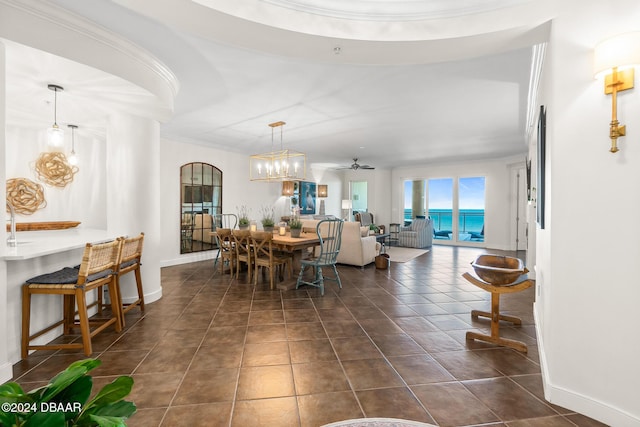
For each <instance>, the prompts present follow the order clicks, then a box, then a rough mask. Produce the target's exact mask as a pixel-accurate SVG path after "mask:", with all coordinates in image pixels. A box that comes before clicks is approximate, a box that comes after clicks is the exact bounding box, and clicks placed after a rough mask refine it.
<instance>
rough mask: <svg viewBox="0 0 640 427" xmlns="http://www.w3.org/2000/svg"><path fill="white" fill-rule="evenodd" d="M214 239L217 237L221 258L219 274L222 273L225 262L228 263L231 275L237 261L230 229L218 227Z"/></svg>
mask: <svg viewBox="0 0 640 427" xmlns="http://www.w3.org/2000/svg"><path fill="white" fill-rule="evenodd" d="M216 239H218V248H219V250H220V252H219V254H220V258H221V259H222V263H221V264H220V274H223V273H224V264H225V262H227V263H228V264H229V272H230V273H231V277H233V271H234V268H235V265H236V263H237V257H236V255H237V254H236V248H235V244H234V240H233V236H232V235H231V229H229V228H218V229H217V230H216ZM214 266H215V265H214Z"/></svg>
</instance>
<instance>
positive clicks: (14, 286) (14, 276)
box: [0, 228, 118, 383]
mask: <svg viewBox="0 0 640 427" xmlns="http://www.w3.org/2000/svg"><path fill="white" fill-rule="evenodd" d="M8 234H9V233H7V234H6V236H8ZM16 237H17V239H18V245H17V246H15V247H8V246H7V245H6V243H5V242H2V244H1V245H0V260H1V261H0V275H1V276H2V277H0V283H2V282H4V284H6V286H2V284H0V323H1V324H3V325H4V327H3V328H2V329H3V330H2V331H0V342H2V344H3V346H5V345H6V347H5V348H4V349H0V383H3V382H5V381H7V380H8V379H10V378H11V375H12V372H11V366H12V365H13V364H15V363H17V362H19V361H20V338H21V337H20V335H21V322H22V320H21V319H22V294H21V288H22V285H23V284H24V283H25V281H26V280H27V279H29V278H31V277H34V276H37V275H39V274H44V273H50V272H53V271H56V270H58V269H61V268H63V267H69V266H74V265H78V264H80V261H81V259H82V253H83V250H84V246H85V245H86V244H87V243H97V242H101V241H105V240H112V239H114V238H116V237H118V236H117V235H114V234H112V233H111V234H110V233H108V232H107V231H106V230H96V229H85V228H73V229H66V230H47V231H22V232H18V233H16ZM2 279H6V280H2ZM38 297H39V298H34V299H33V301H32V307H31V313H32V319H31V325H32V330H39V329H41V328H43V327H44V326H46V325H50V324H52V323H55V321H56V320H59V319H61V316H62V298H57V297H52V296H48V295H46V296H45V295H38ZM61 334H62V327H59V328H56V329H54V330H52V331H50V332H48V333H46V334H44V335H43V336H42V337H40V338H39V339H38V342H42V343H45V342H48V341H51V340H52V339H54V338H56V337H57V336H59V335H61Z"/></svg>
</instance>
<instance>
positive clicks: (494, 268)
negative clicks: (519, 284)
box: [471, 255, 529, 286]
mask: <svg viewBox="0 0 640 427" xmlns="http://www.w3.org/2000/svg"><path fill="white" fill-rule="evenodd" d="M471 265H472V266H473V269H474V270H475V272H476V274H477V275H478V277H480V278H481V279H482V280H484V281H485V282H487V283H490V284H492V285H496V286H501V285H509V284H511V283H513V282H515V281H516V280H517V279H518V277H520V276H521V275H523V274H525V273H528V272H529V270H527V268H526V267H525V266H524V263H523V262H522V260H521V259H519V258H513V257H509V256H502V255H480V256H478V257H477V258H476V259H475V260H474V261H473V262H472V263H471Z"/></svg>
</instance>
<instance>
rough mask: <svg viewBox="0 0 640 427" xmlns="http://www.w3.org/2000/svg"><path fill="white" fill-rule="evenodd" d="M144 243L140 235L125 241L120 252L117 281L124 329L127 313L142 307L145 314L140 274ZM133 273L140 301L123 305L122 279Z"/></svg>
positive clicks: (141, 234)
mask: <svg viewBox="0 0 640 427" xmlns="http://www.w3.org/2000/svg"><path fill="white" fill-rule="evenodd" d="M143 243H144V233H140V234H139V235H137V236H136V237H130V238H126V239H124V241H123V243H122V249H121V251H120V262H119V264H118V274H117V275H116V281H117V284H118V303H119V304H120V307H122V309H121V314H122V318H121V319H120V321H121V322H122V326H123V327H124V326H125V319H124V315H125V313H128V312H129V311H130V310H132V309H134V308H135V307H140V311H142V312H144V290H143V289H142V276H141V274H140V266H141V265H142V263H141V262H140V259H141V258H142V246H143ZM131 272H133V273H134V274H135V279H136V288H137V291H138V299H136V300H135V301H134V302H132V303H127V304H123V303H122V292H121V291H122V288H121V287H120V278H121V277H122V276H123V275H125V274H127V273H131Z"/></svg>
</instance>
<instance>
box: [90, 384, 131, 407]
mask: <svg viewBox="0 0 640 427" xmlns="http://www.w3.org/2000/svg"><path fill="white" fill-rule="evenodd" d="M132 387H133V378H131V377H129V376H122V377H118V378H116V379H115V380H114V381H113V382H112V383H111V384H107V385H106V386H104V387H103V388H102V390H100V392H98V394H97V395H96V396H95V397H94V398H93V400H92V401H91V402H89V404H88V405H87V408H90V407H94V406H101V405H105V404H107V403H114V402H117V401H118V400H122V399H124V398H125V397H126V396H127V395H128V394H129V393H131V388H132Z"/></svg>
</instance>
